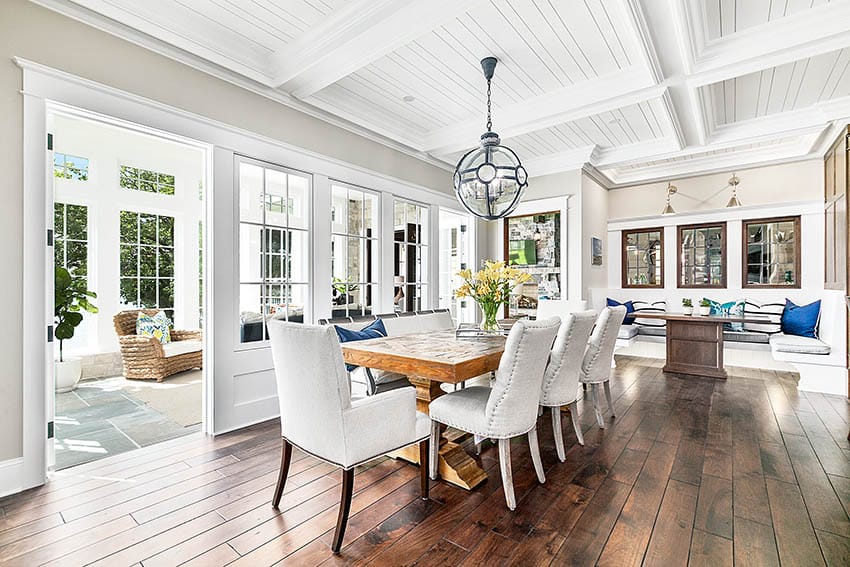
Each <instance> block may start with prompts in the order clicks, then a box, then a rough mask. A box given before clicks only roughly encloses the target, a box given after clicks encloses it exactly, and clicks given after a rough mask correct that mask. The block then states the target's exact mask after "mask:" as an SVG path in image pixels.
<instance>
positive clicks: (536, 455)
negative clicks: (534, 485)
mask: <svg viewBox="0 0 850 567" xmlns="http://www.w3.org/2000/svg"><path fill="white" fill-rule="evenodd" d="M555 409H557V410H558V411H560V409H559V408H555ZM528 448H529V450H530V452H531V462H532V463H534V472H536V473H537V480H538V481H540V484H543V483H544V482H546V475H545V474H544V473H543V460H542V459H541V458H540V444H539V443H537V428H536V427H535V428H534V429H532V430H531V431H529V432H528Z"/></svg>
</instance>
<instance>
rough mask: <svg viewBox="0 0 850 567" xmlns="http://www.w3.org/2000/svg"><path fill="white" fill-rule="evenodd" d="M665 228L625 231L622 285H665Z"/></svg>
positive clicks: (625, 286)
mask: <svg viewBox="0 0 850 567" xmlns="http://www.w3.org/2000/svg"><path fill="white" fill-rule="evenodd" d="M663 267H664V229H663V228H645V229H640V230H624V231H623V259H622V287H624V288H627V287H664V272H663V269H664V268H663Z"/></svg>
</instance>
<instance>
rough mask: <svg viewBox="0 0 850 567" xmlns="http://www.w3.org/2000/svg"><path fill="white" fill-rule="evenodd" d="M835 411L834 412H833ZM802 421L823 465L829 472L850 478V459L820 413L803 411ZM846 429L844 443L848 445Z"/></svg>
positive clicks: (844, 428)
mask: <svg viewBox="0 0 850 567" xmlns="http://www.w3.org/2000/svg"><path fill="white" fill-rule="evenodd" d="M833 413H834V412H833ZM799 418H800V423H801V424H803V429H804V430H805V431H806V436H807V437H808V438H809V443H811V445H812V448H813V449H814V450H815V454H817V456H818V459H819V460H820V462H821V466H823V469H824V470H825V471H826V472H827V474H836V475H840V476H846V477H848V478H850V459H848V458H847V455H846V454H845V453H844V452H843V451H842V450H841V447H839V446H838V444H837V443H836V442H835V439H833V437H832V435H831V434H830V433H829V430H828V429H827V428H826V426H825V425H824V423H823V421H821V417H820V415H819V414H814V413H801V414H800V415H799ZM842 430H844V444H845V445H846V438H847V431H846V427H842Z"/></svg>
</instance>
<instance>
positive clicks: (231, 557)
mask: <svg viewBox="0 0 850 567" xmlns="http://www.w3.org/2000/svg"><path fill="white" fill-rule="evenodd" d="M237 559H239V554H238V553H236V551H234V550H233V548H232V547H230V546H229V545H227V544H226V543H222V544H221V545H218V546H216V547H214V548H212V549H210V550H209V551H207V552H205V553H202V554H201V555H199V556H197V557H194V558H192V559H190V560H189V561H186V562H185V563H182V564H181V567H213V566H216V565H227V564H228V563H232V562H233V561H236V560H237Z"/></svg>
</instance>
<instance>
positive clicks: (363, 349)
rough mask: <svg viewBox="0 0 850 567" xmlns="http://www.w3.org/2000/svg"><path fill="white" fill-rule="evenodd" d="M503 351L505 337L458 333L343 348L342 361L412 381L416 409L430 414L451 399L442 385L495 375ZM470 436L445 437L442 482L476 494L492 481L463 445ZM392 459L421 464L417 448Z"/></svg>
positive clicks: (412, 336)
mask: <svg viewBox="0 0 850 567" xmlns="http://www.w3.org/2000/svg"><path fill="white" fill-rule="evenodd" d="M504 351H505V337H504V336H500V335H488V336H475V337H458V336H456V334H455V331H453V330H451V331H436V332H423V333H414V334H406V335H398V336H390V337H380V338H375V339H367V340H362V341H352V342H347V343H343V344H342V354H343V359H344V360H345V362H346V363H348V364H352V365H355V366H362V367H364V368H370V369H373V370H385V371H389V372H397V373H399V374H403V375H405V376H407V379H408V381H409V382H410V383H411V385H413V386H414V387H415V388H416V409H417V411H420V412H422V413H425V414H427V413H428V407H429V405H430V404H431V402H432V401H434V400H435V399H437V398H438V397H440V396H442V395H444V394H445V393H446V392H444V391H443V389H442V385H443V384H461V383H462V382H465V381H466V380H469V379H471V378H475V377H477V376H481V375H484V374H488V373H489V372H492V371H494V370H496V369H497V368H498V366H499V361H500V360H501V358H502V354H503V353H504ZM387 426H388V427H391V426H392V424H387ZM466 435H467V434H465V433H463V432H460V431H458V430H456V429H452V428H448V429H446V430H445V431H444V432H443V434H442V436H441V441H440V451H439V459H440V461H439V464H438V471H439V474H440V477H441V478H442V479H443V480H445V481H447V482H449V483H451V484H454V485H456V486H459V487H461V488H465V489H467V490H471V489H473V488H475V487H476V486H478V485H479V484H481V483H482V482H484V481H485V480H486V479H487V473H486V472H485V471H484V469H482V468H481V466H480V465H479V464H478V463H477V462H476V461H475V459H473V458H472V457H471V456H470V455H469V454H468V453H467V452H466V450H465V449H464V448H463V447H462V446H461V445H460V443H459V441H461V440H462V439H463V438H464V437H465V436H466ZM391 456H393V457H398V458H402V459H404V460H406V461H409V462H412V463H417V464H418V463H419V450H418V448H417V447H416V446H415V445H412V446H410V447H405V448H404V449H401V450H400V451H396V452H395V453H393V454H392V455H391Z"/></svg>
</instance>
